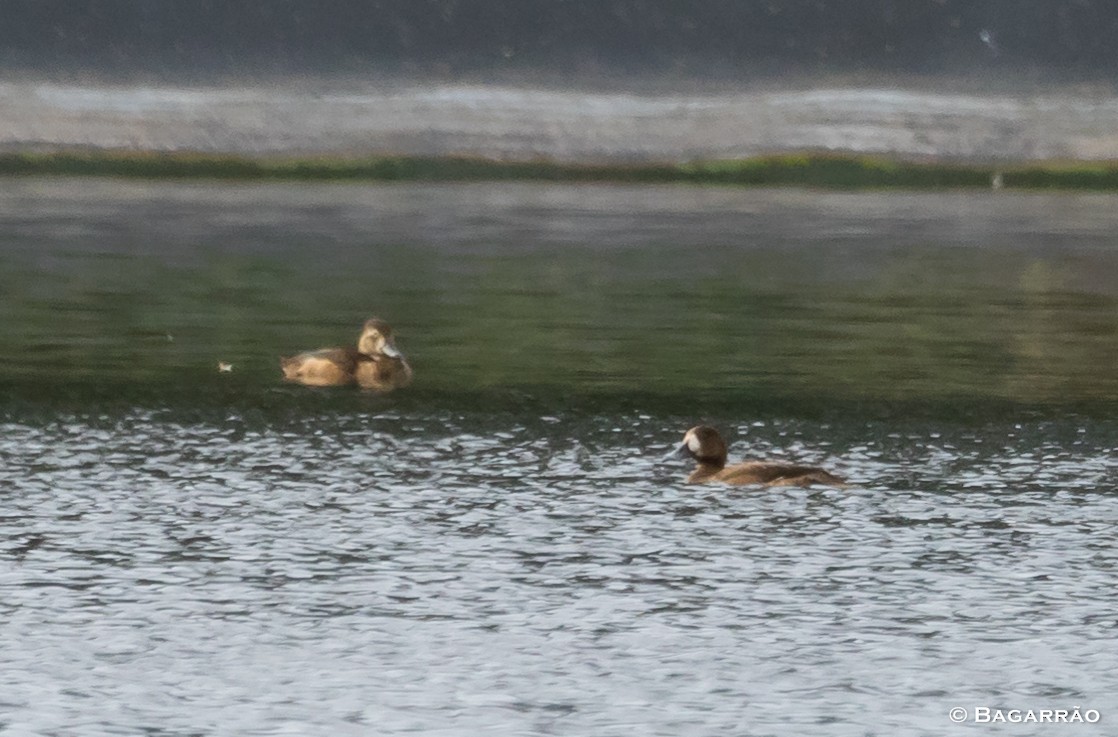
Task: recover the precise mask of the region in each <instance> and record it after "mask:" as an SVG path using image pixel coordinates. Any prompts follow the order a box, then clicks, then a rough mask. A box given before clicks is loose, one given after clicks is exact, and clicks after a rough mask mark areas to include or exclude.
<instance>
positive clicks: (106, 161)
mask: <svg viewBox="0 0 1118 737" xmlns="http://www.w3.org/2000/svg"><path fill="white" fill-rule="evenodd" d="M996 174H1000V177H1001V183H1002V185H1003V186H1005V187H1009V188H1025V189H1079V190H1115V189H1118V162H1041V163H1036V162H1034V163H1029V164H1023V165H1018V166H1008V167H1000V168H995V167H994V166H992V165H989V164H965V163H944V162H926V161H907V160H903V159H891V158H887V157H877V156H860V155H854V154H831V153H804V154H781V155H770V156H757V157H753V158H748V159H736V160H724V161H698V162H688V163H645V164H601V165H595V164H572V163H559V162H554V161H546V160H537V161H511V162H510V161H495V160H490V159H483V158H472V157H455V156H446V157H422V156H376V157H342V156H306V157H291V156H247V155H235V154H204V153H159V152H137V151H120V150H88V151H55V152H46V153H44V152H9V153H3V154H0V176H28V175H35V176H107V177H131V178H140V179H174V178H191V179H195V178H197V179H223V180H247V181H252V180H271V181H445V182H455V181H550V182H622V183H649V184H652V183H694V184H730V185H743V186H780V185H792V186H805V187H823V188H831V189H859V188H889V187H906V188H955V187H983V188H985V187H990V186H991V182H992V180H993V178H994V176H995V175H996Z"/></svg>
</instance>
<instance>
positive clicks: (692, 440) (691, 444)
mask: <svg viewBox="0 0 1118 737" xmlns="http://www.w3.org/2000/svg"><path fill="white" fill-rule="evenodd" d="M683 442H684V443H685V444H686V445H687V450H689V451H691V452H692V453H694V454H695V455H698V454H699V449H700V448H702V447H703V446H702V444H701V443H700V442H699V437H698V436H697V435H695V433H693V432H688V433H687V437H685V438H684V439H683Z"/></svg>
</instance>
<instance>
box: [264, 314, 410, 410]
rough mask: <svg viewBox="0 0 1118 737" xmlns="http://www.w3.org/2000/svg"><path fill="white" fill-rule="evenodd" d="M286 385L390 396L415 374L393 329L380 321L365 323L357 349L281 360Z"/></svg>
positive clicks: (375, 319) (326, 349) (324, 352)
mask: <svg viewBox="0 0 1118 737" xmlns="http://www.w3.org/2000/svg"><path fill="white" fill-rule="evenodd" d="M280 368H281V369H283V378H284V380H285V381H292V382H295V383H297V384H303V385H304V386H346V385H348V384H354V383H356V384H357V385H358V386H360V387H361V388H363V389H371V390H374V391H380V392H387V391H392V390H393V389H399V388H401V387H405V386H407V385H408V384H410V383H411V379H412V370H411V366H409V365H408V363H407V361H406V360H405V359H404V356H403V354H402V353H400V351H399V349H397V348H396V342H395V340H394V339H393V337H392V328H391V327H389V325H388V323H386V322H384V321H383V320H378V319H377V318H375V317H374V318H371V319H369V320H366V321H365V325H364V327H363V328H362V330H361V335H360V336H359V337H358V339H357V347H356V348H348V347H346V348H320V349H318V350H317V351H308V352H306V353H300V354H299V355H297V356H291V357H289V358H282V357H281V358H280Z"/></svg>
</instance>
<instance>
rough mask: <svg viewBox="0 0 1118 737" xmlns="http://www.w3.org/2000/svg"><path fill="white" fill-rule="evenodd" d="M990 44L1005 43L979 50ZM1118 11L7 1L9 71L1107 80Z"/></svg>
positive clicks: (1062, 0) (841, 4)
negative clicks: (999, 74)
mask: <svg viewBox="0 0 1118 737" xmlns="http://www.w3.org/2000/svg"><path fill="white" fill-rule="evenodd" d="M983 31H987V32H989V34H990V36H989V39H990V42H989V43H987V42H984V41H983V40H982V34H983ZM1116 39H1118V2H1112V1H1111V0H700V1H696V0H378V1H374V0H318V1H317V2H311V1H299V2H296V1H293V0H193V1H186V0H181V1H174V2H172V1H169V0H168V1H163V2H160V1H157V0H0V71H2V72H3V73H6V74H19V73H24V74H37V75H41V76H73V75H95V76H104V77H116V78H128V77H144V78H167V79H173V78H184V77H185V78H192V77H193V78H212V77H214V76H218V77H220V76H223V75H224V76H241V75H268V74H277V75H288V74H338V73H342V74H355V73H356V74H394V73H404V74H416V73H419V74H431V75H437V76H442V77H454V76H459V75H469V74H482V75H485V74H498V75H499V74H503V73H509V74H517V73H525V72H530V73H536V74H541V73H543V74H549V75H554V76H556V77H560V78H562V77H564V76H584V77H592V76H594V75H641V74H645V75H656V76H675V77H679V78H685V79H686V78H713V79H717V78H725V79H737V78H742V77H751V76H752V77H764V76H766V75H768V76H772V75H783V74H786V73H788V72H801V73H807V74H816V73H820V72H827V73H900V74H913V75H937V74H945V73H946V74H954V75H960V74H966V73H976V74H982V73H988V72H989V71H990V70H991V69H995V70H998V69H1000V70H1004V71H1009V70H1012V71H1015V72H1018V73H1021V74H1026V75H1028V74H1043V75H1049V76H1055V77H1057V78H1072V79H1090V80H1094V81H1099V80H1106V79H1108V78H1109V76H1110V75H1112V74H1113V73H1114V72H1115V71H1118V43H1116V42H1115V41H1116Z"/></svg>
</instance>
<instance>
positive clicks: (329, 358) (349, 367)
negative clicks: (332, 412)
mask: <svg viewBox="0 0 1118 737" xmlns="http://www.w3.org/2000/svg"><path fill="white" fill-rule="evenodd" d="M365 359H367V357H366V356H362V354H360V353H358V352H357V350H356V349H354V348H320V349H318V350H317V351H307V352H306V353H300V354H299V355H297V356H291V357H289V358H280V368H281V369H282V370H283V378H284V380H286V381H293V382H295V383H297V384H302V385H304V386H346V385H347V384H352V383H354V381H355V378H354V376H355V374H356V372H357V368H358V366H359V365H360V364H361V363H365V362H367V360H365Z"/></svg>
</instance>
